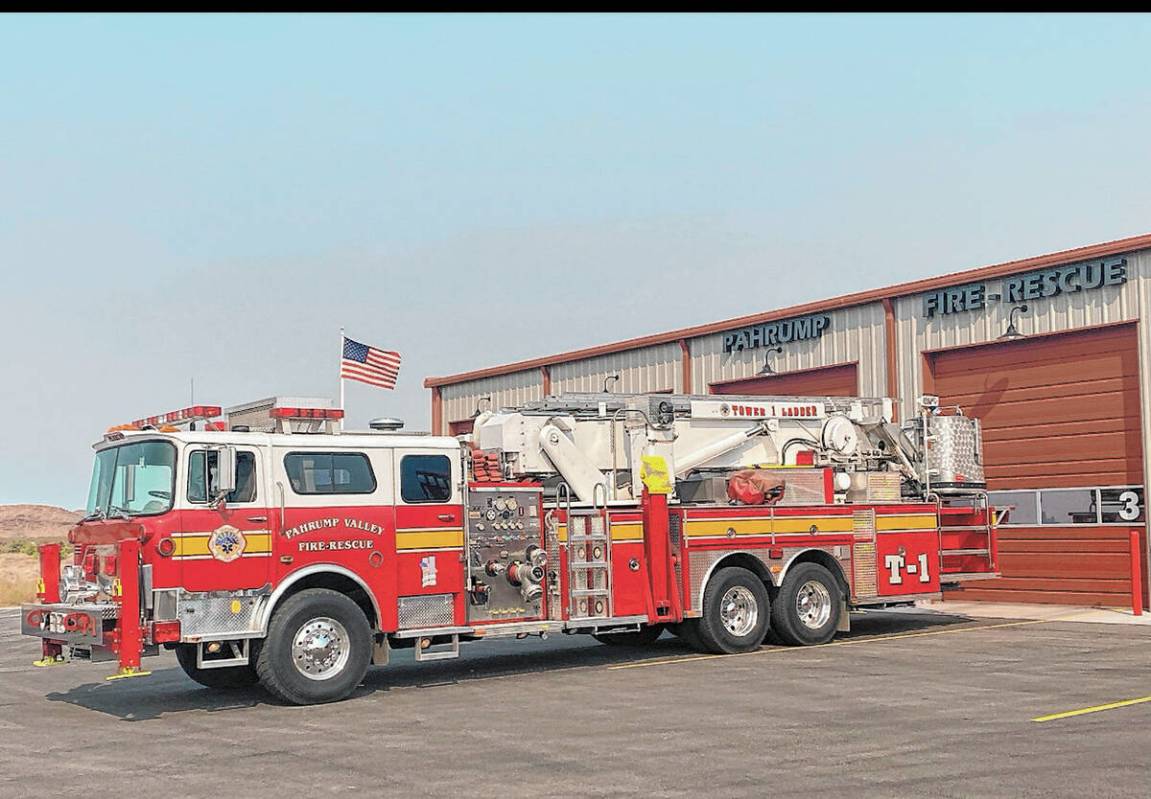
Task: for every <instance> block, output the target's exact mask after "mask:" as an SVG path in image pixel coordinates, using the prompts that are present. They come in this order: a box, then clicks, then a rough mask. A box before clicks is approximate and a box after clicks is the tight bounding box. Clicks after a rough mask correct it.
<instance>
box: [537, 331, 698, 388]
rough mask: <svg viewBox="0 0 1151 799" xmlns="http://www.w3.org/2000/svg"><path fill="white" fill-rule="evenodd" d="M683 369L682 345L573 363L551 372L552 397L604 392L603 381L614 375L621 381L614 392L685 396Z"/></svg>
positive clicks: (616, 354)
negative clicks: (581, 392) (670, 392)
mask: <svg viewBox="0 0 1151 799" xmlns="http://www.w3.org/2000/svg"><path fill="white" fill-rule="evenodd" d="M682 366H683V361H682V359H681V355H680V349H679V344H676V343H672V344H661V345H659V346H656V347H644V348H642V349H636V350H626V351H624V352H615V353H611V354H610V355H601V356H599V357H596V358H587V359H585V360H581V361H571V362H568V363H563V364H557V365H556V366H553V367H552V368H551V376H552V393H553V394H560V393H563V392H567V391H602V390H603V383H604V379H605V378H606V377H607V376H608V375H615V374H618V375H619V378H620V379H619V380H618V381H616V382H614V383H612V385H611V386H610V388H611V390H612V391H616V392H621V393H633V392H634V393H640V392H655V391H673V392H682V391H683V387H682V386H681V385H680V382H681V380H682Z"/></svg>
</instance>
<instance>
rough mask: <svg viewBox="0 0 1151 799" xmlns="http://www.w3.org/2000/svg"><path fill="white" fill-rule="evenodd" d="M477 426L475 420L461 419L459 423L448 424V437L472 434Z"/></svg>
mask: <svg viewBox="0 0 1151 799" xmlns="http://www.w3.org/2000/svg"><path fill="white" fill-rule="evenodd" d="M475 426H476V420H475V419H461V420H460V421H458V422H448V435H449V436H462V435H463V434H464V433H470V432H472V429H473V428H474V427H475Z"/></svg>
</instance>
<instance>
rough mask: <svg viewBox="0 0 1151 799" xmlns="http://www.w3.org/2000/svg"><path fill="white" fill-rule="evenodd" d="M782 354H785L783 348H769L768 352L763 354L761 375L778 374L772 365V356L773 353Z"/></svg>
mask: <svg viewBox="0 0 1151 799" xmlns="http://www.w3.org/2000/svg"><path fill="white" fill-rule="evenodd" d="M781 352H783V347H769V348H768V350H767V352H765V353H764V354H763V368H762V369H760V370H759V374H761V375H774V374H778V372H776V371H775V367H774V366H772V365H771V355H772V353H777V354H778V353H781Z"/></svg>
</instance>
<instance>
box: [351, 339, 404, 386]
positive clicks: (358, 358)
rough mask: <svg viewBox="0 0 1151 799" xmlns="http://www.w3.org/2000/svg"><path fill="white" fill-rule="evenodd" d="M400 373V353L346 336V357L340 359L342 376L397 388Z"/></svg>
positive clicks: (374, 384) (373, 384)
mask: <svg viewBox="0 0 1151 799" xmlns="http://www.w3.org/2000/svg"><path fill="white" fill-rule="evenodd" d="M399 374H400V354H399V353H398V352H389V351H388V350H378V349H376V348H375V347H369V346H368V345H367V344H361V343H360V342H358V341H352V339H350V338H348V337H347V336H344V357H343V358H341V359H340V377H346V378H348V379H349V380H359V381H360V382H361V383H367V384H368V385H372V386H378V387H379V388H393V389H394V388H395V387H396V377H397V376H398V375H399Z"/></svg>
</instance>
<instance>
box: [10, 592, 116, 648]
mask: <svg viewBox="0 0 1151 799" xmlns="http://www.w3.org/2000/svg"><path fill="white" fill-rule="evenodd" d="M119 615H120V607H119V605H114V604H111V603H96V602H91V603H81V604H75V605H70V604H66V603H56V604H47V605H21V606H20V632H21V633H22V634H24V635H31V636H33V637H35V638H45V639H48V640H50V641H58V642H60V643H63V644H68V645H69V646H104V645H105V639H104V622H105V621H111V620H115V619H116V618H117V617H118V616H119Z"/></svg>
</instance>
